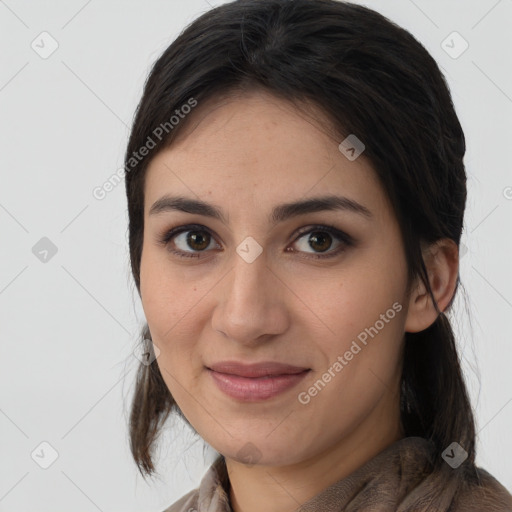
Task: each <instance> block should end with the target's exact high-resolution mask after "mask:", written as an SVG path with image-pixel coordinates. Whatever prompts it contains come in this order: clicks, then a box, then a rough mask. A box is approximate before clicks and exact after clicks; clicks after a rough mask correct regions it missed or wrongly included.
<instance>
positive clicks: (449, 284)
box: [405, 238, 459, 332]
mask: <svg viewBox="0 0 512 512" xmlns="http://www.w3.org/2000/svg"><path fill="white" fill-rule="evenodd" d="M422 254H423V261H424V262H425V267H426V269H427V274H428V279H429V283H430V287H431V289H432V293H433V295H434V297H435V299H436V302H437V306H438V308H439V309H440V310H441V311H444V310H445V309H446V308H447V306H448V305H449V304H450V302H451V300H452V298H453V294H454V293H455V287H456V284H457V276H458V273H459V250H458V247H457V244H456V243H455V242H454V241H453V240H451V239H449V238H443V239H440V240H437V241H436V242H434V243H432V244H430V245H427V246H424V247H423V249H422ZM437 317H438V313H437V311H436V309H435V307H434V303H433V301H432V297H430V294H429V293H428V291H427V289H426V287H425V285H424V284H423V282H422V281H421V279H420V278H418V279H417V281H416V283H415V285H414V286H413V290H412V292H411V296H410V298H409V308H408V311H407V318H406V321H405V332H421V331H423V330H425V329H427V328H428V327H430V326H431V325H432V324H433V323H434V322H435V321H436V319H437Z"/></svg>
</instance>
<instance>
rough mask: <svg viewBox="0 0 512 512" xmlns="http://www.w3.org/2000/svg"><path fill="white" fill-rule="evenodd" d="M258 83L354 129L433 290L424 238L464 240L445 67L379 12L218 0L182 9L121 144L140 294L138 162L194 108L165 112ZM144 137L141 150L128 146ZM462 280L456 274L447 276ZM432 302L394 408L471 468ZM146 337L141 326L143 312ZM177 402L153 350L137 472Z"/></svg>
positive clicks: (469, 418) (453, 353) (459, 166)
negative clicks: (457, 450) (180, 114)
mask: <svg viewBox="0 0 512 512" xmlns="http://www.w3.org/2000/svg"><path fill="white" fill-rule="evenodd" d="M255 88H256V89H261V90H265V91H267V92H270V93H272V94H273V95H274V96H275V97H277V98H281V99H284V100H286V101H291V102H293V103H294V104H296V105H297V108H300V106H301V105H302V106H304V105H305V104H306V103H308V102H310V103H311V102H312V103H313V104H314V105H315V106H316V107H318V108H319V109H320V110H321V111H323V112H324V113H325V114H326V116H327V118H328V119H330V121H331V123H332V125H333V126H334V127H335V128H336V130H337V132H338V133H339V134H340V136H343V135H344V136H347V135H348V134H351V133H354V134H357V137H358V138H359V139H361V140H362V141H363V142H364V144H365V146H366V148H365V153H364V154H365V156H366V157H367V158H368V159H369V160H370V161H371V162H372V164H373V166H374V168H375V170H376V173H377V175H378V178H379V180H380V182H381V184H382V186H383V187H384V189H385V191H386V193H387V195H388V197H389V199H390V201H391V203H392V205H393V208H394V213H395V214H396V217H397V220H398V223H399V225H400V229H401V233H402V237H403V241H404V247H405V252H406V258H407V263H408V277H409V282H410V283H411V282H412V281H413V280H414V279H415V278H417V277H418V276H419V277H420V279H421V280H422V281H423V282H424V284H425V286H426V287H427V290H428V292H429V293H430V295H431V297H432V300H433V301H434V303H435V300H434V297H433V294H432V290H431V288H430V284H429V280H428V276H427V272H426V268H425V264H424V261H423V258H422V252H421V244H422V243H427V244H428V243H431V242H434V241H436V240H439V239H441V238H449V239H452V240H453V241H454V242H455V243H456V244H457V245H459V243H460V237H461V232H462V227H463V216H464V209H465V202H466V174H465V169H464V163H463V157H464V153H465V149H466V148H465V138H464V134H463V131H462V128H461V126H460V123H459V120H458V118H457V115H456V113H455V109H454V106H453V103H452V100H451V96H450V92H449V89H448V86H447V83H446V81H445V78H444V76H443V75H442V73H441V71H440V70H439V67H438V66H437V64H436V62H435V61H434V59H433V58H432V57H431V56H430V54H429V53H428V52H427V50H426V49H425V48H424V47H423V46H422V45H421V44H420V43H419V42H418V41H417V40H416V39H415V38H414V37H413V36H412V35H411V34H410V33H409V32H408V31H406V30H404V29H402V28H400V27H399V26H397V25H396V24H394V23H393V22H391V21H390V20H388V19H387V18H385V17H384V16H382V15H381V14H379V13H377V12H375V11H373V10H371V9H368V8H366V7H363V6H360V5H354V4H351V3H344V2H341V1H336V0H237V1H234V2H232V3H227V4H224V5H221V6H220V7H217V8H215V9H212V10H210V11H208V12H207V13H206V14H203V15H202V16H200V17H199V18H198V19H196V20H195V21H194V22H192V23H191V24H190V25H189V26H188V27H187V28H186V29H185V30H184V31H183V32H182V33H181V34H180V35H179V37H178V38H177V39H176V40H175V41H174V42H173V43H172V44H171V45H170V46H169V47H168V48H167V49H166V50H165V51H164V52H163V54H162V55H161V56H160V57H159V58H158V60H157V61H156V63H155V64H154V66H153V68H152V70H151V72H150V74H149V76H148V78H147V81H146V83H145V87H144V92H143V96H142V99H141V101H140V103H139V105H138V108H137V111H136V114H135V118H134V122H133V127H132V131H131V135H130V138H129V142H128V147H127V150H126V155H125V170H126V194H127V199H128V213H129V245H130V259H131V270H132V274H133V278H134V280H135V284H136V287H137V290H138V291H139V294H140V261H141V253H142V241H143V230H144V177H145V170H146V169H147V166H148V163H149V161H150V160H151V158H153V157H154V156H155V155H156V154H157V152H158V151H159V150H160V149H162V148H163V147H166V146H168V145H169V144H171V143H172V141H173V140H174V138H175V136H176V134H177V133H178V132H179V131H180V130H182V128H183V127H184V126H185V125H186V123H187V121H189V120H190V118H191V117H193V115H194V114H193V112H192V113H191V114H190V115H189V117H188V118H186V119H185V120H184V121H183V122H179V123H178V124H176V126H173V127H171V126H170V123H169V119H170V118H171V117H172V116H173V114H174V113H175V111H176V109H180V108H181V107H182V106H183V105H185V104H187V103H189V101H190V99H191V98H193V99H194V101H197V102H198V104H199V105H200V104H201V103H203V102H206V100H208V99H210V98H216V97H220V95H226V94H229V93H235V92H240V91H242V92H243V91H247V90H249V89H255ZM165 123H167V124H165ZM162 126H165V127H166V130H165V134H164V136H161V135H162V133H163V132H162V129H160V131H157V132H155V130H156V129H157V128H158V127H162ZM161 132H162V133H161ZM155 133H158V134H159V135H160V137H156V136H155ZM150 139H151V141H152V142H151V146H152V148H151V150H150V152H149V154H148V155H147V156H146V157H145V158H141V159H137V160H135V159H134V154H135V153H137V152H138V150H139V149H140V148H142V147H143V146H145V145H146V146H147V145H148V141H149V140H150ZM340 141H341V139H340ZM459 283H460V280H459V278H458V279H457V288H456V290H457V289H458V287H459ZM452 302H453V299H452ZM451 305H452V303H450V305H449V307H451ZM436 309H437V311H438V314H439V315H438V317H437V320H436V321H435V322H434V323H433V324H432V325H431V326H430V327H429V328H428V329H426V330H424V331H422V332H419V333H406V334H405V347H404V364H403V373H402V384H401V400H400V408H401V422H402V426H403V429H404V432H405V435H406V436H421V437H424V438H427V439H429V440H430V441H431V442H432V443H433V444H434V446H435V448H436V450H437V451H436V453H438V454H439V456H438V457H437V458H436V460H435V461H434V467H435V468H439V467H440V465H442V464H443V463H444V462H443V460H442V458H441V453H442V452H443V450H444V449H445V448H447V447H448V446H449V445H450V444H451V443H452V442H453V441H457V442H458V443H459V444H460V445H461V446H462V447H463V448H464V449H465V450H466V451H467V452H468V459H467V461H466V462H465V464H463V465H462V466H461V468H468V469H462V470H461V471H470V470H471V468H472V467H473V465H474V459H475V426H474V418H473V411H472V409H471V405H470V401H469V398H468V394H467V390H466V386H465V383H464V379H463V376H462V372H461V367H460V361H459V358H458V354H457V350H456V345H455V339H454V334H453V331H452V328H451V326H450V323H449V321H448V319H447V318H446V316H445V315H444V313H441V312H440V311H439V309H438V308H437V304H436ZM142 339H150V332H149V329H148V326H147V324H146V325H145V327H144V330H143V332H142ZM150 348H151V347H150ZM173 410H176V412H177V413H178V414H180V415H181V417H183V415H182V413H181V411H180V410H179V408H178V407H177V405H176V403H175V401H174V399H173V397H172V396H171V394H170V392H169V390H168V388H167V386H166V384H165V382H164V380H163V378H162V375H161V373H160V371H159V368H158V365H157V363H156V361H154V362H153V363H152V364H151V365H144V364H141V365H140V367H139V369H138V374H137V381H136V386H135V393H134V396H133V402H132V408H131V416H130V427H129V428H130V442H131V451H132V454H133V457H134V459H135V461H136V463H137V465H138V468H139V470H140V471H141V473H142V474H143V476H145V474H147V475H151V474H152V473H153V472H155V468H154V465H153V462H152V453H153V449H154V444H155V442H156V439H157V437H158V435H159V432H160V430H161V427H162V425H163V424H164V423H165V420H166V419H167V417H168V416H169V413H170V412H171V411H173ZM184 419H185V420H186V418H184ZM187 423H188V422H187Z"/></svg>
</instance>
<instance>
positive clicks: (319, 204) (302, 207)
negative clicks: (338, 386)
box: [149, 195, 373, 224]
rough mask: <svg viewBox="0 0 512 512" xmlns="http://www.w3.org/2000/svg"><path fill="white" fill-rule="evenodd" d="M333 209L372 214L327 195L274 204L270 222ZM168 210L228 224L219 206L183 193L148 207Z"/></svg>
mask: <svg viewBox="0 0 512 512" xmlns="http://www.w3.org/2000/svg"><path fill="white" fill-rule="evenodd" d="M334 210H342V211H348V212H352V213H357V214H359V215H361V216H363V217H365V218H367V219H371V218H372V217H373V214H372V212H371V211H370V210H369V209H368V208H366V207H365V206H363V205H362V204H360V203H358V202H356V201H354V200H353V199H349V198H348V197H344V196H335V195H327V196H321V197H313V198H310V199H305V200H302V201H295V202H291V203H283V204H280V205H277V206H276V207H275V208H274V209H273V210H272V213H271V215H270V221H271V222H272V223H273V224H276V223H278V222H283V221H285V220H288V219H290V218H292V217H297V216H299V215H304V214H307V213H315V212H320V211H334ZM168 211H181V212H185V213H193V214H198V215H204V216H205V217H211V218H214V219H217V220H220V221H221V222H223V223H224V224H228V222H227V220H226V217H225V215H224V213H223V212H222V209H221V208H220V207H218V206H216V205H214V204H210V203H206V202H204V201H201V200H198V199H190V198H187V197H183V196H169V195H165V196H163V197H161V198H160V199H158V200H157V201H155V203H153V205H152V206H151V208H150V210H149V215H156V214H159V213H162V212H168Z"/></svg>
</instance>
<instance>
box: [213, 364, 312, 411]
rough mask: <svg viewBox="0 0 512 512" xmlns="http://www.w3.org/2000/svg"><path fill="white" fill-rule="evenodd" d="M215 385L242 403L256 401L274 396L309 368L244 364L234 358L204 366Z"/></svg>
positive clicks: (286, 388)
mask: <svg viewBox="0 0 512 512" xmlns="http://www.w3.org/2000/svg"><path fill="white" fill-rule="evenodd" d="M206 370H207V372H208V373H209V374H210V375H211V377H212V380H213V381H214V382H215V384H216V385H217V387H218V388H219V389H220V390H221V391H222V392H223V393H225V394H226V395H228V396H229V397H231V398H234V399H235V400H239V401H242V402H258V401H263V400H267V399H270V398H272V397H275V396H277V395H279V394H281V393H284V392H285V391H288V390H290V389H291V388H293V387H295V386H296V385H297V384H298V383H299V382H300V381H302V380H303V379H304V377H305V376H306V375H307V374H308V373H309V372H310V371H311V368H304V367H300V366H292V365H289V364H283V363H276V362H274V361H267V362H263V363H256V364H250V365H247V364H243V363H238V362H233V361H226V362H222V363H216V364H212V365H210V366H207V367H206Z"/></svg>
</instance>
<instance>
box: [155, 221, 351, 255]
mask: <svg viewBox="0 0 512 512" xmlns="http://www.w3.org/2000/svg"><path fill="white" fill-rule="evenodd" d="M299 235H300V236H299V237H298V238H296V239H295V242H294V244H296V245H298V246H299V250H298V251H295V250H290V249H289V248H287V249H286V252H299V253H306V254H308V256H303V257H305V258H314V259H321V258H332V257H334V256H336V255H338V254H339V253H341V252H342V251H344V250H345V249H346V248H347V247H350V246H352V245H354V244H355V240H354V239H353V238H352V237H351V236H350V235H348V234H347V233H344V232H343V231H340V230H339V229H337V228H335V227H334V226H324V225H317V226H312V227H311V226H309V227H307V228H303V229H302V230H301V231H300V232H299ZM303 239H304V240H303ZM158 242H159V243H160V244H162V245H163V246H164V247H167V248H168V250H169V252H171V253H172V254H174V255H176V256H178V257H180V258H200V257H201V253H202V252H208V250H211V249H212V247H216V248H217V249H221V247H220V245H219V244H217V243H216V242H215V239H214V237H213V235H212V234H211V232H210V231H209V230H208V229H207V228H206V227H205V226H202V225H200V224H193V225H187V226H178V227H176V228H172V229H170V230H169V231H166V232H165V233H164V235H163V236H162V237H161V238H159V239H158ZM171 242H172V245H171ZM333 242H334V244H333ZM336 242H337V244H336ZM212 244H213V246H212ZM333 245H334V246H335V247H336V248H335V250H330V249H332V247H333ZM309 249H313V251H312V252H311V251H309ZM323 253H325V254H323Z"/></svg>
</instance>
